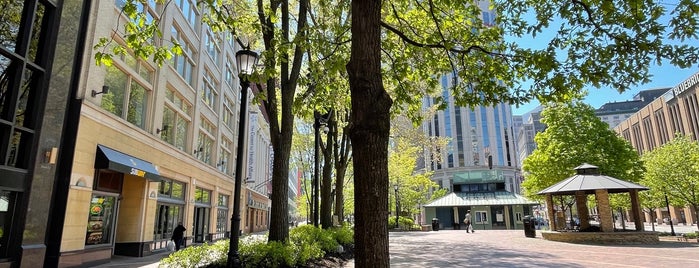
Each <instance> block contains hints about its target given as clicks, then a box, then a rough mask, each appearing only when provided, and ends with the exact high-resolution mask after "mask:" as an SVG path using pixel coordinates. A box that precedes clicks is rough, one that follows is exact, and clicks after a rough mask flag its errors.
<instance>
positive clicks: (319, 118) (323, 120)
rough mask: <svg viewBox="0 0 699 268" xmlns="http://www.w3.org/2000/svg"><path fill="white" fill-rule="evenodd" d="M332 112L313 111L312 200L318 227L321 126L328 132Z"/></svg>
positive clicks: (314, 224) (315, 222) (314, 219)
mask: <svg viewBox="0 0 699 268" xmlns="http://www.w3.org/2000/svg"><path fill="white" fill-rule="evenodd" d="M329 115H330V113H327V114H324V115H322V114H320V113H319V112H318V111H313V119H314V122H313V131H314V136H315V137H314V139H315V164H314V165H315V171H314V174H313V192H312V193H311V195H312V199H313V200H312V202H313V226H315V227H318V219H319V215H318V204H319V201H320V200H319V198H318V192H319V189H320V179H319V178H318V173H320V153H319V150H320V132H319V130H320V127H321V126H323V132H324V133H328V131H329V129H328V127H327V123H328V117H329Z"/></svg>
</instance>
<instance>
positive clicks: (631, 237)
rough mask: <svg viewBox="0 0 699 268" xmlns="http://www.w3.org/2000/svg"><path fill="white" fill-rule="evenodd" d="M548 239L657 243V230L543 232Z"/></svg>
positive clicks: (586, 241)
mask: <svg viewBox="0 0 699 268" xmlns="http://www.w3.org/2000/svg"><path fill="white" fill-rule="evenodd" d="M541 235H542V236H543V237H544V239H546V240H551V241H557V242H569V243H592V244H657V243H658V242H659V239H658V233H657V232H550V231H549V232H546V231H545V232H541Z"/></svg>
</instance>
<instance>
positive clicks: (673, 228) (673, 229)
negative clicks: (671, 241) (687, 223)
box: [665, 193, 675, 236]
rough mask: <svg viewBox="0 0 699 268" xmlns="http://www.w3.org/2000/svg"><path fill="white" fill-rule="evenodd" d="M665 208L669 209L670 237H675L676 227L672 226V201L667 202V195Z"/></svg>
mask: <svg viewBox="0 0 699 268" xmlns="http://www.w3.org/2000/svg"><path fill="white" fill-rule="evenodd" d="M665 206H666V207H667V216H668V218H669V220H670V235H672V236H675V227H673V226H672V214H670V201H668V200H667V193H665Z"/></svg>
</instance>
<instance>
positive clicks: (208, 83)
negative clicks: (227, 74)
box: [201, 71, 218, 112]
mask: <svg viewBox="0 0 699 268" xmlns="http://www.w3.org/2000/svg"><path fill="white" fill-rule="evenodd" d="M217 88H218V81H216V80H214V79H213V75H211V73H210V72H208V71H207V72H205V74H204V85H203V88H202V90H201V99H202V101H204V103H205V104H206V105H207V106H209V108H211V110H213V111H214V112H216V101H217V100H218V91H217V90H216V89H217Z"/></svg>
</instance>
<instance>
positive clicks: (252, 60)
mask: <svg viewBox="0 0 699 268" xmlns="http://www.w3.org/2000/svg"><path fill="white" fill-rule="evenodd" d="M235 59H236V61H237V62H238V70H239V73H238V77H239V78H240V87H241V90H240V121H239V122H238V148H237V150H236V153H237V155H236V157H235V186H234V187H235V188H234V190H233V191H234V192H233V216H232V217H231V239H230V248H229V249H228V260H227V263H226V267H242V266H243V265H242V263H241V262H240V255H239V254H238V242H239V241H238V240H239V239H240V188H241V187H240V186H241V184H242V183H243V163H244V161H243V158H244V157H245V156H246V155H247V154H246V152H245V151H246V150H245V149H246V146H245V137H246V136H247V126H246V123H247V118H248V116H247V114H248V113H247V111H248V87H249V86H250V81H248V76H249V75H251V74H252V71H253V68H254V67H255V65H256V64H257V59H258V55H257V53H255V52H254V51H251V50H249V49H248V48H244V49H242V50H239V51H238V52H237V53H235Z"/></svg>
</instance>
